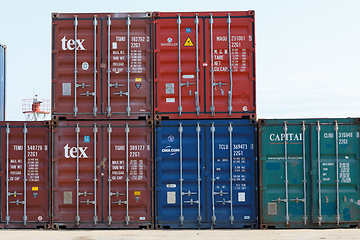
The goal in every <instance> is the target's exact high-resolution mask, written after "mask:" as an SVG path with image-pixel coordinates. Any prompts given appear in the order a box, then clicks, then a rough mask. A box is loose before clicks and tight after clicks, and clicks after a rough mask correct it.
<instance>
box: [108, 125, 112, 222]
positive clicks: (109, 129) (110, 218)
mask: <svg viewBox="0 0 360 240" xmlns="http://www.w3.org/2000/svg"><path fill="white" fill-rule="evenodd" d="M107 132H108V138H109V146H108V147H109V148H108V150H109V156H108V158H109V169H108V174H109V177H108V182H109V216H108V225H109V226H110V225H111V223H112V216H111V196H112V194H111V133H112V128H111V123H109V125H108V128H107Z"/></svg>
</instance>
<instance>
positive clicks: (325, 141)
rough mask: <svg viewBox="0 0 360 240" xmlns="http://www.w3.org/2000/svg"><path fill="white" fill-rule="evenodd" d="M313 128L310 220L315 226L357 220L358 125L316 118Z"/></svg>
mask: <svg viewBox="0 0 360 240" xmlns="http://www.w3.org/2000/svg"><path fill="white" fill-rule="evenodd" d="M313 129H314V130H313V139H314V140H315V141H314V142H313V145H312V147H313V149H316V150H315V151H313V155H312V157H313V162H312V168H313V170H314V172H315V179H314V181H313V189H314V190H313V192H312V194H313V203H314V204H313V206H314V208H315V209H314V214H313V215H314V218H313V222H314V223H315V224H318V226H319V227H320V226H322V225H324V224H332V225H333V226H336V225H337V226H339V225H340V224H341V223H343V222H358V221H359V219H358V217H357V216H358V215H357V214H356V213H358V212H359V210H360V209H359V206H358V204H359V201H358V199H359V198H360V196H359V191H358V189H359V188H358V187H359V186H358V180H357V179H358V178H357V176H358V175H359V165H358V164H359V163H358V154H359V153H358V146H359V129H358V126H357V125H350V124H342V123H338V122H337V121H335V122H333V123H330V124H321V123H319V122H317V124H316V125H315V126H314V127H313Z"/></svg>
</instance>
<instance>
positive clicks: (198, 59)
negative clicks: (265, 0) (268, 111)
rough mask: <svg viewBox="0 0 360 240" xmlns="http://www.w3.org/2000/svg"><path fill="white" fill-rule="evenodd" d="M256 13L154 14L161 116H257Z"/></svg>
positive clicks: (157, 106) (158, 113)
mask: <svg viewBox="0 0 360 240" xmlns="http://www.w3.org/2000/svg"><path fill="white" fill-rule="evenodd" d="M254 14H255V12H254V11H246V12H198V13H196V12H172V13H169V12H166V13H165V12H159V13H154V21H155V33H154V36H155V40H154V44H155V47H154V48H155V50H154V52H155V55H154V56H155V79H154V81H155V84H154V89H155V90H154V93H155V100H154V101H155V102H154V104H155V114H156V115H155V117H156V119H160V118H162V119H169V118H170V119H179V118H186V119H195V118H200V119H201V118H223V117H227V118H255V117H256V106H255V104H256V101H255V29H254ZM229 59H231V61H230V60H229Z"/></svg>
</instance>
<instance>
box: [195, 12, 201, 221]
mask: <svg viewBox="0 0 360 240" xmlns="http://www.w3.org/2000/svg"><path fill="white" fill-rule="evenodd" d="M195 24H196V93H195V105H196V109H195V110H196V116H199V114H200V103H199V72H200V70H199V33H198V31H199V30H198V29H199V17H198V15H197V14H196V18H195ZM199 216H200V214H199Z"/></svg>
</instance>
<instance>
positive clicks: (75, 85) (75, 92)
mask: <svg viewBox="0 0 360 240" xmlns="http://www.w3.org/2000/svg"><path fill="white" fill-rule="evenodd" d="M74 17H75V20H74V25H75V49H74V53H75V70H74V74H75V84H74V87H75V91H74V98H75V106H74V117H76V116H77V112H78V107H77V102H76V100H77V99H76V96H77V73H78V71H77V41H76V40H77V26H78V18H77V15H75V16H74Z"/></svg>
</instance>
